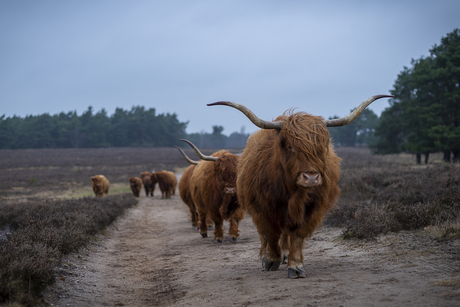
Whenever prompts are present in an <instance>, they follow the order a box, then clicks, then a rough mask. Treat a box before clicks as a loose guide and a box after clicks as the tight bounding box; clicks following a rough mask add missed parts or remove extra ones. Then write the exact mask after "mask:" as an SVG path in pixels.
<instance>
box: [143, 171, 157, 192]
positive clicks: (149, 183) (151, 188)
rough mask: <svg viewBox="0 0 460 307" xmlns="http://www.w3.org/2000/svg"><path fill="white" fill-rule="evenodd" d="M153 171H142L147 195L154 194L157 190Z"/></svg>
mask: <svg viewBox="0 0 460 307" xmlns="http://www.w3.org/2000/svg"><path fill="white" fill-rule="evenodd" d="M151 177H152V173H151V172H148V171H145V172H142V173H141V179H142V183H143V184H144V189H145V196H149V195H150V196H152V197H153V192H154V191H155V184H154V183H153V182H152V180H151Z"/></svg>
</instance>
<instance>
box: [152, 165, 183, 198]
mask: <svg viewBox="0 0 460 307" xmlns="http://www.w3.org/2000/svg"><path fill="white" fill-rule="evenodd" d="M150 179H151V181H152V183H153V184H155V183H157V182H158V186H159V187H160V190H161V198H171V195H172V194H173V191H174V190H175V189H176V185H177V177H176V175H175V174H174V173H173V172H170V171H161V172H155V173H153V174H152V176H151V177H150Z"/></svg>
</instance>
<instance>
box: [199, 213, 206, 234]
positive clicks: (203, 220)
mask: <svg viewBox="0 0 460 307" xmlns="http://www.w3.org/2000/svg"><path fill="white" fill-rule="evenodd" d="M198 219H199V221H200V223H199V224H200V235H201V237H203V238H207V237H208V227H207V226H206V213H205V212H203V211H201V210H199V211H198Z"/></svg>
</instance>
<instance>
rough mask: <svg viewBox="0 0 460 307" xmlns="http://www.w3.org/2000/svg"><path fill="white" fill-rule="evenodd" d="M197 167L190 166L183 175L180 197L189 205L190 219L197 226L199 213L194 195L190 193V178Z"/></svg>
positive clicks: (180, 184) (180, 181)
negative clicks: (194, 201)
mask: <svg viewBox="0 0 460 307" xmlns="http://www.w3.org/2000/svg"><path fill="white" fill-rule="evenodd" d="M194 168H195V165H190V166H189V167H187V169H186V170H185V171H184V172H183V173H182V177H181V178H180V180H179V195H180V198H181V199H182V201H183V202H184V203H185V204H186V205H187V207H188V208H189V210H190V219H191V220H192V225H193V226H196V225H197V213H196V208H195V204H194V203H193V199H192V194H191V193H190V178H191V177H192V173H193V170H194Z"/></svg>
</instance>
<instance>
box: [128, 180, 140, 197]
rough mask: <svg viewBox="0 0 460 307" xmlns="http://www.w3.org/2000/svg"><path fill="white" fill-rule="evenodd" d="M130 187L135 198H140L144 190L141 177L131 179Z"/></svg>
mask: <svg viewBox="0 0 460 307" xmlns="http://www.w3.org/2000/svg"><path fill="white" fill-rule="evenodd" d="M129 187H130V188H131V191H132V192H133V195H134V196H135V197H139V196H140V194H141V190H142V179H141V178H139V177H131V178H129Z"/></svg>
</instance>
